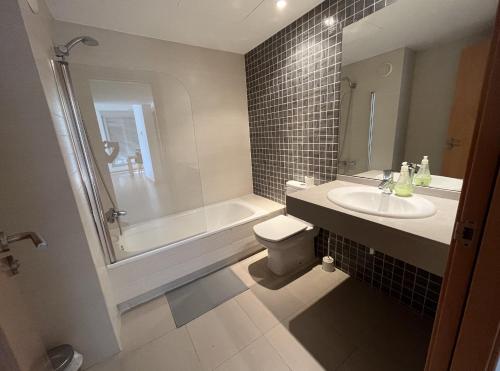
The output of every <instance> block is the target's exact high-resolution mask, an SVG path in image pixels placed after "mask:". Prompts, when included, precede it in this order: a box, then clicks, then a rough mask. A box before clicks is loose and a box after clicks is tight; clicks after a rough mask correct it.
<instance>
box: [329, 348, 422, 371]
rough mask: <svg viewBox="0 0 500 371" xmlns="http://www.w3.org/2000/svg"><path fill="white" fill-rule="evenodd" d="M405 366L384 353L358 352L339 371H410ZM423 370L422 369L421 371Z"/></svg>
mask: <svg viewBox="0 0 500 371" xmlns="http://www.w3.org/2000/svg"><path fill="white" fill-rule="evenodd" d="M409 370H410V369H408V368H407V367H406V366H405V365H402V364H400V363H397V362H395V360H394V359H393V358H391V357H387V356H386V355H385V354H383V353H379V352H374V351H366V350H362V349H359V350H356V351H355V352H354V353H353V354H352V355H351V356H350V357H349V359H347V360H346V361H345V362H344V364H342V365H341V366H340V367H339V368H338V369H337V371H409ZM421 370H422V369H420V371H421Z"/></svg>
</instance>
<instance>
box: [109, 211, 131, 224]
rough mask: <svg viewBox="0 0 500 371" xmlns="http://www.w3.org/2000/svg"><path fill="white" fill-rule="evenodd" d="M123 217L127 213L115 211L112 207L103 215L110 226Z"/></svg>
mask: <svg viewBox="0 0 500 371" xmlns="http://www.w3.org/2000/svg"><path fill="white" fill-rule="evenodd" d="M124 215H127V211H125V210H119V209H115V208H114V207H112V208H111V209H109V210H108V211H106V214H105V216H106V220H107V221H108V223H111V224H113V223H114V222H116V221H117V220H118V219H119V218H120V217H121V216H124Z"/></svg>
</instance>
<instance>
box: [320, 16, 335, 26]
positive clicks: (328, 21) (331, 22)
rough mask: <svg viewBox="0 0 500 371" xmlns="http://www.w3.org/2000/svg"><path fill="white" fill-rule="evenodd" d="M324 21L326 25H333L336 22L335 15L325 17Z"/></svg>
mask: <svg viewBox="0 0 500 371" xmlns="http://www.w3.org/2000/svg"><path fill="white" fill-rule="evenodd" d="M323 22H324V23H325V26H326V27H332V26H333V25H335V23H336V22H335V19H334V18H333V17H328V18H325V20H324V21H323Z"/></svg>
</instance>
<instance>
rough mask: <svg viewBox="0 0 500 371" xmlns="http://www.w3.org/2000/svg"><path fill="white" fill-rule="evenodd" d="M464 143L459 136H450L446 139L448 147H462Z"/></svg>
mask: <svg viewBox="0 0 500 371" xmlns="http://www.w3.org/2000/svg"><path fill="white" fill-rule="evenodd" d="M461 145H462V141H461V140H460V139H458V138H453V137H450V138H448V139H447V140H446V147H447V148H448V149H453V148H455V147H460V146H461Z"/></svg>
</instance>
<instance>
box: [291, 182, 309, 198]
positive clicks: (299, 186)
mask: <svg viewBox="0 0 500 371" xmlns="http://www.w3.org/2000/svg"><path fill="white" fill-rule="evenodd" d="M311 187H312V186H308V185H306V183H303V182H299V181H297V180H289V181H288V182H286V194H287V195H289V194H291V193H293V192H297V191H302V190H304V189H308V188H311Z"/></svg>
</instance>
